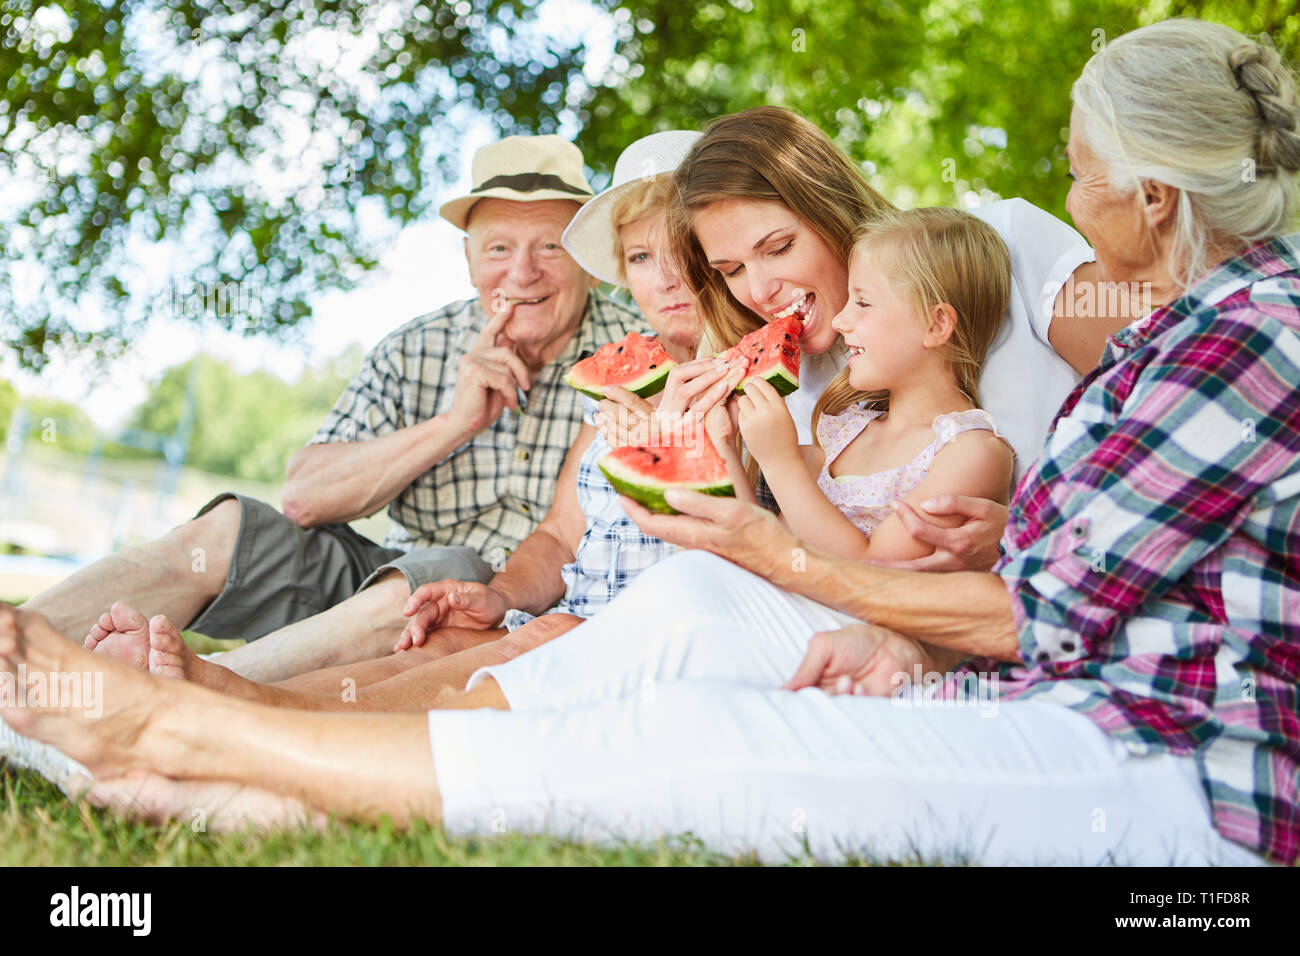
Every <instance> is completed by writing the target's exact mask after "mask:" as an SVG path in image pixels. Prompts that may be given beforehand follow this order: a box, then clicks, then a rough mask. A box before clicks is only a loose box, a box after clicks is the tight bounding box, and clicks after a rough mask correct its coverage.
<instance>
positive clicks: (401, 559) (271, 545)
mask: <svg viewBox="0 0 1300 956" xmlns="http://www.w3.org/2000/svg"><path fill="white" fill-rule="evenodd" d="M228 498H234V499H235V500H237V501H238V502H239V507H240V517H239V535H238V537H237V538H236V539H235V551H234V554H233V555H231V559H230V570H229V572H228V573H227V574H226V583H225V586H224V587H223V588H222V589H221V593H220V594H218V595H217V596H216V598H214V599H213V601H212V603H211V604H209V605H208V606H207V607H206V608H204V609H203V611H202V612H201V613H200V614H199V616H198V617H197V618H195V619H194V621H193V622H191V623H190V626H189V629H190V630H193V631H198V632H200V633H202V634H206V635H207V636H208V637H216V638H223V639H224V638H232V637H239V638H243V639H244V640H249V641H252V640H256V639H257V638H259V637H262V636H263V635H265V634H269V633H271V632H272V631H274V630H278V629H279V628H281V627H284V626H285V625H287V624H292V623H294V622H295V621H301V620H303V619H304V618H308V617H311V616H312V615H314V614H319V613H321V612H322V611H326V610H328V609H329V608H332V607H333V606H334V605H336V604H338V603H340V602H342V601H346V600H347V599H348V598H350V597H352V595H354V594H356V593H357V592H358V591H361V590H364V589H365V588H367V587H369V586H370V585H371V584H372V583H373V582H374V581H375V580H377V579H378V577H379V576H380V575H381V574H383V573H385V572H386V571H389V570H396V571H401V572H402V574H403V575H404V576H405V577H406V583H407V585H408V586H409V587H410V589H411V590H412V591H414V590H415V589H416V588H417V587H419V586H420V585H421V584H427V583H428V582H430V581H441V580H442V579H444V578H455V579H457V580H461V581H483V582H486V581H488V580H489V579H491V577H492V568H491V567H490V566H489V565H488V564H487V562H485V561H484V560H483V559H482V558H481V557H479V555H478V552H476V551H475V550H474V549H473V548H463V547H445V548H418V549H415V550H413V551H409V552H407V551H399V550H397V549H395V548H385V547H382V546H380V545H377V544H375V543H374V542H373V541H371V540H370V539H369V538H366V537H363V536H362V535H359V534H357V532H355V531H353V530H352V529H351V528H350V527H348V526H347V525H346V524H329V525H321V526H319V527H315V528H300V527H299V526H298V525H296V524H294V523H293V521H291V520H290V519H288V518H286V517H285V516H284V515H282V514H281V513H280V512H279V511H277V510H276V509H275V508H273V507H272V506H271V505H268V504H267V503H266V502H264V501H259V500H257V499H256V498H249V497H247V496H245V495H238V494H231V493H226V494H221V495H217V497H215V498H213V499H212V500H211V501H209V502H208V503H207V504H206V505H204V506H203V507H202V508H201V509H200V510H199V513H198V515H195V517H198V516H199V515H203V514H206V513H207V512H209V511H211V510H212V509H213V508H215V507H216V506H217V505H218V504H220V503H221V502H223V501H225V500H226V499H228Z"/></svg>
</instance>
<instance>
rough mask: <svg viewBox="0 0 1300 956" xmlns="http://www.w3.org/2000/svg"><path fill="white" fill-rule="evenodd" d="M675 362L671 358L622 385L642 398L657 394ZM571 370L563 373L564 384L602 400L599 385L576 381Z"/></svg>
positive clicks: (603, 394)
mask: <svg viewBox="0 0 1300 956" xmlns="http://www.w3.org/2000/svg"><path fill="white" fill-rule="evenodd" d="M676 364H677V363H676V362H673V361H671V360H669V361H667V362H663V363H661V364H660V365H659V367H658V368H656V369H653V370H651V371H648V372H646V374H645V375H644V376H643V377H641V378H638V379H633V380H632V382H630V383H629V384H627V385H624V386H623V387H624V388H626V389H627V390H628V391H629V392H631V393H632V394H633V395H639V396H641V397H642V398H649V397H650V396H651V395H658V394H659V393H660V392H662V391H663V390H664V386H665V385H667V384H668V373H669V372H671V371H672V369H673V366H674V365H676ZM574 368H577V366H574ZM573 372H574V369H572V368H571V369H569V371H567V372H565V373H564V384H565V385H568V386H569V387H570V388H574V389H577V390H578V391H579V392H582V394H583V395H586V396H587V397H588V398H594V399H595V400H596V401H598V402H599V401H603V400H604V398H605V393H604V392H603V391H602V390H601V388H600V386H599V385H596V384H594V383H588V382H578V381H576V380H575V378H574V375H573Z"/></svg>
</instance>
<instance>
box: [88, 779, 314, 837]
mask: <svg viewBox="0 0 1300 956" xmlns="http://www.w3.org/2000/svg"><path fill="white" fill-rule="evenodd" d="M67 789H68V793H70V794H73V795H78V794H80V795H84V797H85V799H86V800H87V801H88V802H89V803H91V804H92V805H94V806H97V807H106V808H108V809H111V810H112V811H113V812H114V813H115V814H117V815H119V816H123V817H127V818H128V819H132V820H146V821H148V822H150V823H164V822H166V821H169V820H179V821H181V822H182V823H187V824H189V825H190V827H191V828H193V829H194V830H195V832H198V833H202V832H204V831H207V830H212V831H214V832H218V833H229V832H232V831H238V830H245V829H249V828H252V829H256V830H275V829H294V828H297V827H304V826H310V827H312V828H314V829H317V830H323V829H324V828H325V827H326V825H327V824H328V822H329V818H328V817H326V815H325V814H323V813H320V812H317V811H311V810H308V809H307V807H306V806H305V805H304V804H303V803H302V802H301V801H299V800H295V799H294V798H292V797H284V796H280V795H279V794H275V793H270V792H269V791H266V790H259V789H258V788H256V787H246V786H241V785H240V784H234V783H220V782H215V781H208V780H194V781H182V780H172V779H169V778H168V777H163V776H160V775H158V774H155V773H132V774H129V775H127V776H124V777H118V778H116V779H113V780H98V781H91V780H88V779H87V778H85V777H81V776H74V777H72V778H71V779H70V780H69V782H68V788H67Z"/></svg>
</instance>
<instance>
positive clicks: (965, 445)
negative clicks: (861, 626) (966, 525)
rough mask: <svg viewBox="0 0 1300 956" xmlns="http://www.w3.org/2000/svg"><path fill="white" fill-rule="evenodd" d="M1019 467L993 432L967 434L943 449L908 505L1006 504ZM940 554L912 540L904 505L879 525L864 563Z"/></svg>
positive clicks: (949, 524) (943, 521) (955, 520)
mask: <svg viewBox="0 0 1300 956" xmlns="http://www.w3.org/2000/svg"><path fill="white" fill-rule="evenodd" d="M1014 467H1015V459H1014V458H1013V457H1012V453H1011V449H1010V448H1009V447H1008V446H1007V445H1006V443H1005V442H1003V441H1002V440H1001V439H1000V438H998V437H997V436H995V435H994V434H993V433H992V432H990V431H983V430H979V431H976V430H971V431H967V432H963V433H962V434H960V435H958V436H957V437H956V438H954V439H953V440H952V441H950V442H949V443H948V444H946V445H944V446H943V448H941V449H939V453H938V454H937V455H935V457H934V462H933V463H932V464H931V466H930V471H929V473H928V474H927V475H926V476H925V478H924V479H923V480H922V481H921V483H920V484H919V485H917V486H916V487H915V488H913V489H912V491H911V492H909V493H908V494H907V495H906V496H905V497H904V498H903V499H902V503H903V504H906V505H907V506H909V507H910V508H913V509H916V508H920V507H921V503H922V502H924V501H929V500H930V499H932V498H939V497H941V496H944V495H958V494H962V495H970V496H973V497H977V498H983V499H988V500H991V501H996V502H998V503H999V504H1006V501H1007V498H1008V497H1009V496H1008V494H1007V490H1008V489H1009V488H1010V487H1011V474H1012V471H1013V469H1014ZM932 520H933V521H934V522H935V523H936V524H937V525H939V526H940V527H942V528H955V527H957V526H958V525H959V524H960V523H961V521H962V519H961V518H960V517H958V516H936V517H934V518H933V519H932ZM934 551H935V548H934V545H932V544H929V543H927V542H925V541H918V540H917V539H916V538H915V537H913V536H912V533H911V531H909V530H908V527H907V525H906V524H904V523H903V519H902V517H901V505H900V506H899V508H898V509H897V510H896V512H895V513H894V514H892V515H890V516H889V517H888V518H886V519H885V520H884V521H882V522H881V523H880V524H879V525H877V526H876V529H875V530H874V531H873V532H872V533H871V537H870V538H868V539H867V541H866V546H865V547H864V548H863V549H862V550H861V553H860V554H859V555H858V559H859V560H864V561H908V560H913V559H916V558H924V557H928V556H929V555H932V554H934Z"/></svg>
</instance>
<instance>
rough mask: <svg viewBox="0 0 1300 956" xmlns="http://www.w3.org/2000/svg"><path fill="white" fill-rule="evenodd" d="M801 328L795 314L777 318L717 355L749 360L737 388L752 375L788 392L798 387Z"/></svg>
mask: <svg viewBox="0 0 1300 956" xmlns="http://www.w3.org/2000/svg"><path fill="white" fill-rule="evenodd" d="M802 332H803V323H802V322H800V321H799V320H798V319H797V318H795V317H794V316H790V317H788V318H785V319H776V320H775V321H773V322H769V323H767V325H765V326H763V327H762V328H761V329H755V330H754V331H753V332H750V333H749V334H748V335H746V336H745V337H744V338H743V339H741V340H740V341H739V342H737V343H736V344H735V345H733V346H732V347H731V348H729V349H727V351H725V352H723V353H722V354H721V355H720V356H719V358H721V359H723V360H724V361H727V362H730V361H733V360H735V359H744V360H745V361H746V362H747V363H748V364H749V367H748V368H747V369H746V370H745V377H744V378H742V379H741V380H740V383H739V384H738V385H737V386H736V391H737V392H743V391H744V390H745V383H746V382H749V381H752V380H753V379H755V378H761V379H766V380H767V382H768V383H770V384H771V386H772V387H773V388H775V389H776V390H777V391H778V392H780V393H781V394H782V395H789V394H790V393H791V392H793V391H794V390H795V389H797V388H798V387H799V335H800V333H802Z"/></svg>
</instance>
